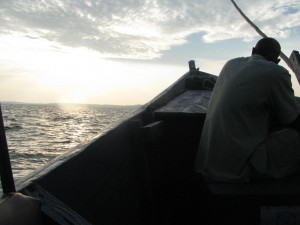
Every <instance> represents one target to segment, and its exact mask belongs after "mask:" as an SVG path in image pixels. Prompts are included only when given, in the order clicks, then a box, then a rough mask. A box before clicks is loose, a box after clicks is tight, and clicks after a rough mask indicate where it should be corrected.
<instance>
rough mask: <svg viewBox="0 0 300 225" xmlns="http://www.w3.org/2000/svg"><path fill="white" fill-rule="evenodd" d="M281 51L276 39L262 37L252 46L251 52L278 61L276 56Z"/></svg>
mask: <svg viewBox="0 0 300 225" xmlns="http://www.w3.org/2000/svg"><path fill="white" fill-rule="evenodd" d="M280 52H281V47H280V44H279V42H278V41H276V40H275V39H274V38H269V37H267V38H262V39H260V40H259V41H258V42H257V44H256V45H255V47H254V48H253V52H252V53H253V54H259V55H262V56H263V57H265V58H266V59H267V60H269V61H273V62H275V63H278V62H279V61H278V57H279V55H280Z"/></svg>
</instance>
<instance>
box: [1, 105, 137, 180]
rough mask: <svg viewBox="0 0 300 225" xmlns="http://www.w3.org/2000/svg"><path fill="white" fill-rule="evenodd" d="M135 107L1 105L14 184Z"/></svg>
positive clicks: (91, 136) (97, 132) (104, 128)
mask: <svg viewBox="0 0 300 225" xmlns="http://www.w3.org/2000/svg"><path fill="white" fill-rule="evenodd" d="M137 108H138V106H103V105H79V104H76V105H71V104H63V105H58V104H16V103H14V104H13V103H4V104H2V114H3V120H4V126H5V131H6V139H7V144H8V148H9V154H10V158H11V163H12V169H13V175H14V179H15V180H17V179H19V178H21V177H23V176H25V175H27V174H29V173H30V172H31V171H33V170H35V169H36V168H38V167H40V166H42V165H44V164H45V163H47V162H48V161H49V160H51V159H53V158H54V157H56V156H58V155H60V154H62V153H64V152H65V151H66V150H69V149H70V148H72V147H75V146H76V145H78V144H79V143H81V142H84V141H86V140H88V139H91V138H93V137H94V136H96V135H98V134H101V133H102V132H104V131H105V130H106V129H107V128H108V127H109V126H110V125H112V124H114V123H116V122H117V121H119V120H121V119H122V118H124V117H125V116H127V115H128V114H130V113H132V112H133V111H135V110H136V109H137Z"/></svg>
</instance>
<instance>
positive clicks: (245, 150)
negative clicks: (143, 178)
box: [195, 38, 300, 182]
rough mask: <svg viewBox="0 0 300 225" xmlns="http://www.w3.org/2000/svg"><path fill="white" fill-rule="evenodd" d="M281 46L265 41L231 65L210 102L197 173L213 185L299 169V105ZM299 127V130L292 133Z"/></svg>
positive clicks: (265, 176) (270, 40) (222, 72)
mask: <svg viewBox="0 0 300 225" xmlns="http://www.w3.org/2000/svg"><path fill="white" fill-rule="evenodd" d="M280 51H281V47H280V44H279V43H278V42H277V41H276V40H275V39H273V38H263V39H261V40H259V41H258V43H257V44H256V46H255V47H254V48H253V50H252V56H251V57H246V58H244V57H241V58H237V59H232V60H230V61H228V62H227V63H226V64H225V66H224V67H223V69H222V71H221V73H220V76H219V78H218V81H217V83H216V85H215V88H214V91H213V95H212V98H211V100H210V104H209V108H208V112H207V115H206V120H205V123H204V127H203V132H202V137H201V140H200V144H199V149H198V154H197V157H196V164H195V170H196V171H197V172H199V173H201V174H202V175H203V176H204V177H208V178H210V179H212V180H215V181H225V182H247V181H250V180H251V179H261V178H282V177H286V176H289V175H291V174H293V173H295V172H296V171H297V170H298V168H299V166H300V137H299V134H298V131H297V129H296V128H297V127H299V125H298V124H299V122H298V121H299V119H297V118H298V114H299V112H300V110H299V106H298V103H297V101H296V98H295V96H294V91H293V89H292V84H291V76H290V74H289V72H288V71H287V70H286V69H284V68H283V67H281V66H278V65H277V64H278V62H279V59H278V57H279V54H280ZM294 128H295V129H294Z"/></svg>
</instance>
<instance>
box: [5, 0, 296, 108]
mask: <svg viewBox="0 0 300 225" xmlns="http://www.w3.org/2000/svg"><path fill="white" fill-rule="evenodd" d="M235 2H236V3H237V4H238V5H239V7H240V8H241V9H242V10H243V11H244V13H245V14H246V15H247V16H248V17H249V18H250V19H251V20H252V21H253V22H254V23H255V24H256V25H257V26H258V27H260V29H261V30H263V31H264V32H265V33H266V35H268V36H270V37H274V38H276V39H277V40H278V41H279V42H280V43H281V46H282V51H283V52H284V53H285V54H286V55H287V56H290V54H291V52H292V51H293V50H300V0H251V1H249V0H236V1H235ZM250 3H251V4H250ZM259 39H260V36H259V35H258V34H257V33H256V32H255V31H254V29H253V28H252V27H250V26H249V25H248V24H247V23H246V22H245V21H244V19H243V18H242V17H241V16H240V14H239V13H238V12H237V11H236V9H235V8H234V6H233V4H232V3H231V1H230V0H221V1H220V0H209V1H208V0H197V1H193V0H114V1H112V0H1V1H0V101H20V102H30V103H88V104H116V105H132V104H144V103H146V102H148V101H150V100H151V99H152V98H153V97H155V96H156V95H158V94H159V93H160V92H162V91H163V90H164V89H165V88H167V87H168V86H169V85H171V84H172V83H174V82H175V81H176V80H177V79H179V78H180V77H181V76H182V75H183V74H185V73H186V72H188V61H189V60H195V62H196V66H197V67H199V69H200V70H202V71H204V72H208V73H212V74H215V75H218V73H219V72H220V70H221V68H222V66H223V65H224V63H225V62H226V61H227V60H229V59H231V58H235V57H240V56H249V55H250V54H251V50H252V47H253V46H255V43H256V42H257V41H258V40H259ZM280 65H282V66H284V67H286V68H287V66H286V65H285V64H284V63H281V64H280ZM291 75H292V82H293V88H294V90H295V93H296V95H299V96H300V86H299V83H298V82H297V81H296V79H295V76H294V74H293V73H292V72H291Z"/></svg>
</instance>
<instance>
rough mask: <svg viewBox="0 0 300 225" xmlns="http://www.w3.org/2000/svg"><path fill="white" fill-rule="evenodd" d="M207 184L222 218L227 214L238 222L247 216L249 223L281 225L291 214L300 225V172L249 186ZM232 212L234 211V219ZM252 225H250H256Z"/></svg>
mask: <svg viewBox="0 0 300 225" xmlns="http://www.w3.org/2000/svg"><path fill="white" fill-rule="evenodd" d="M204 184H205V186H206V191H207V192H208V195H207V196H208V201H209V202H210V205H211V207H212V208H215V209H217V210H219V212H221V211H222V212H223V214H224V212H226V217H227V219H228V217H231V219H232V218H235V219H236V218H237V214H240V215H243V216H241V217H244V218H247V216H246V214H248V218H247V219H249V218H250V219H252V222H253V220H256V222H259V223H260V224H278V219H279V218H281V216H282V217H284V215H287V214H288V215H290V216H292V217H295V218H296V221H297V222H298V223H295V224H300V172H298V173H297V174H295V175H293V176H291V177H287V178H284V179H278V180H260V181H254V182H250V183H224V182H211V181H208V180H204ZM224 208H226V210H225V209H224ZM230 209H232V210H234V212H232V213H233V215H231V216H230V212H229V211H230ZM220 214H222V213H220ZM220 214H219V215H217V216H218V217H219V218H222V219H220V220H221V221H222V220H223V222H224V215H223V216H222V215H220ZM281 219H282V218H281ZM262 221H263V222H262ZM230 222H232V220H231V221H230ZM240 222H241V221H239V222H237V224H238V223H240ZM243 222H244V221H243ZM252 222H251V223H249V224H256V223H252ZM279 222H280V221H279ZM281 222H282V221H281ZM232 224H235V223H232ZM279 224H284V223H279Z"/></svg>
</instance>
